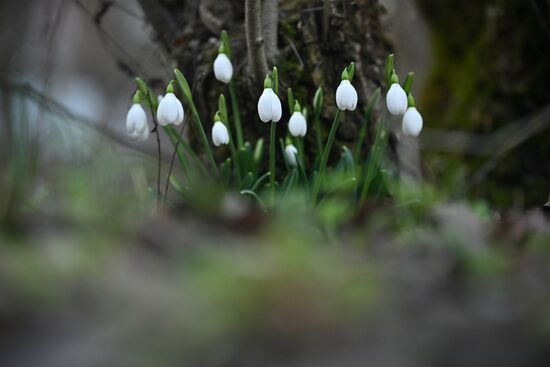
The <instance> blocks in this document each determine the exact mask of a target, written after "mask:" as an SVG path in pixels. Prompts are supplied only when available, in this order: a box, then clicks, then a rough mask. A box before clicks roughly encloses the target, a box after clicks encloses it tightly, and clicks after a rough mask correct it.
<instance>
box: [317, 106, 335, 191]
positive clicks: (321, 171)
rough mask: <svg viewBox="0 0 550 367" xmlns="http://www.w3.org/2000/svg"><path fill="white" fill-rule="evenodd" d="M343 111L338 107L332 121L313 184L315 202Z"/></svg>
mask: <svg viewBox="0 0 550 367" xmlns="http://www.w3.org/2000/svg"><path fill="white" fill-rule="evenodd" d="M341 114H342V111H340V109H338V110H337V111H336V115H335V116H334V121H333V122H332V127H331V128H330V133H329V135H328V140H327V145H326V146H325V149H324V150H323V156H322V158H321V165H320V166H319V171H318V173H317V179H316V180H315V183H314V185H313V202H316V200H317V195H318V194H319V189H320V188H321V183H322V181H323V178H324V177H323V176H324V174H325V169H326V167H327V163H328V158H329V155H330V150H331V149H332V144H333V143H334V138H335V137H336V131H337V130H338V126H339V125H340V116H341Z"/></svg>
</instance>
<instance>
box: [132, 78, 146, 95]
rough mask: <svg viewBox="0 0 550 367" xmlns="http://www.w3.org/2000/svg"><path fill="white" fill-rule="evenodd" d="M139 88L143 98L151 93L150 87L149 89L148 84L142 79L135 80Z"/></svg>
mask: <svg viewBox="0 0 550 367" xmlns="http://www.w3.org/2000/svg"><path fill="white" fill-rule="evenodd" d="M134 80H135V81H136V85H137V88H138V89H139V91H140V92H141V94H142V95H143V96H146V95H147V94H148V93H149V87H147V83H145V81H144V80H143V79H141V78H135V79H134Z"/></svg>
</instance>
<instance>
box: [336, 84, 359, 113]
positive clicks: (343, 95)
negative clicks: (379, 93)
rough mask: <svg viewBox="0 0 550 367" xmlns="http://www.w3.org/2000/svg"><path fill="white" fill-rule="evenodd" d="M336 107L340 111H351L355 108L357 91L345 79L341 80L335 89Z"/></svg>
mask: <svg viewBox="0 0 550 367" xmlns="http://www.w3.org/2000/svg"><path fill="white" fill-rule="evenodd" d="M336 105H337V106H338V108H339V109H340V110H342V111H346V110H350V111H353V110H355V107H357V91H356V90H355V88H354V87H353V85H351V83H350V81H349V80H347V79H344V80H342V81H341V82H340V85H339V86H338V89H336Z"/></svg>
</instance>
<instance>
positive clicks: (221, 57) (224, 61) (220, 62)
mask: <svg viewBox="0 0 550 367" xmlns="http://www.w3.org/2000/svg"><path fill="white" fill-rule="evenodd" d="M214 75H215V76H216V79H218V80H219V81H220V82H222V83H229V81H230V80H231V78H232V77H233V65H232V64H231V60H229V57H227V55H226V54H218V57H216V60H214Z"/></svg>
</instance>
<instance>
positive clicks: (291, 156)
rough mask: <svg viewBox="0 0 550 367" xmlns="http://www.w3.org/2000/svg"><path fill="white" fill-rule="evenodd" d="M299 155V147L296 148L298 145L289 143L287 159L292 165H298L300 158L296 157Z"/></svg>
mask: <svg viewBox="0 0 550 367" xmlns="http://www.w3.org/2000/svg"><path fill="white" fill-rule="evenodd" d="M297 155H298V149H296V147H295V146H294V145H292V144H288V145H287V146H286V147H285V156H286V161H287V162H288V164H290V165H291V166H292V167H296V166H297V165H298V160H297V158H296V156H297Z"/></svg>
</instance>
